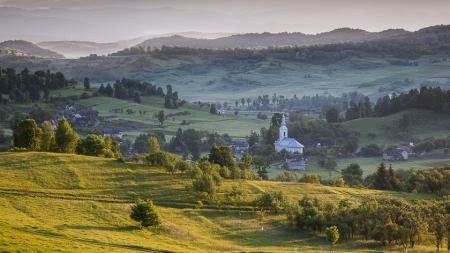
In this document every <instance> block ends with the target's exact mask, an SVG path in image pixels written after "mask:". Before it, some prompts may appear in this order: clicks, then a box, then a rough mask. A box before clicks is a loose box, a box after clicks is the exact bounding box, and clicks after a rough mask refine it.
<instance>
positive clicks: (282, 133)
mask: <svg viewBox="0 0 450 253" xmlns="http://www.w3.org/2000/svg"><path fill="white" fill-rule="evenodd" d="M287 137H288V128H287V127H286V118H285V117H284V113H283V118H282V119H281V126H280V135H279V139H283V138H287Z"/></svg>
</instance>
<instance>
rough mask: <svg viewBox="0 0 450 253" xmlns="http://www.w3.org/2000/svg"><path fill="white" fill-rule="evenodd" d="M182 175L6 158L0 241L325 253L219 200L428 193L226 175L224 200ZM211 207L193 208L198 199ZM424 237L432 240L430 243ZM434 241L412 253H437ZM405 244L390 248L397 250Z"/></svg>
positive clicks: (100, 161) (84, 160)
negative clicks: (141, 218)
mask: <svg viewBox="0 0 450 253" xmlns="http://www.w3.org/2000/svg"><path fill="white" fill-rule="evenodd" d="M190 185H191V181H190V179H189V178H188V177H187V176H186V175H184V174H174V175H171V174H168V173H166V172H165V171H164V169H163V168H155V167H150V166H146V165H143V164H134V163H119V162H117V161H115V160H111V159H104V158H97V157H86V156H77V155H64V154H54V153H34V152H24V153H11V152H8V153H1V154H0V207H1V209H2V212H0V234H1V237H0V245H1V249H2V250H3V252H39V251H45V252H49V251H52V252H54V251H62V252H328V250H329V245H328V243H327V242H326V240H325V239H324V236H323V235H321V236H320V235H319V237H316V236H314V235H312V234H308V233H301V232H298V231H294V230H291V229H290V228H289V227H288V226H287V224H286V221H285V220H286V218H285V216H284V215H283V214H280V215H274V214H273V213H270V212H269V213H267V214H266V216H264V217H263V219H262V221H259V220H258V218H257V216H256V215H255V213H254V212H253V211H252V209H251V208H250V207H249V206H246V207H244V209H243V210H241V211H239V210H237V208H236V207H233V206H226V205H224V204H223V203H224V202H222V200H223V199H224V198H225V194H226V193H227V192H228V191H229V190H230V189H231V186H232V185H240V186H241V188H242V189H243V190H244V191H245V192H246V201H251V200H252V199H253V198H255V197H256V196H257V195H258V194H260V193H261V192H263V191H269V192H271V191H280V190H281V191H283V192H284V193H285V194H286V195H287V196H288V197H289V198H290V199H291V200H293V201H297V200H298V199H300V198H301V197H302V196H303V194H309V195H311V196H317V197H318V198H320V199H323V200H329V201H339V200H340V199H343V198H352V199H359V198H361V197H364V196H373V195H378V194H383V195H384V194H392V195H397V196H399V197H402V198H406V199H430V198H431V197H432V196H430V195H426V194H408V193H394V192H381V191H373V190H366V189H352V188H335V187H327V186H322V185H310V184H301V183H281V182H271V181H240V180H236V181H231V180H226V181H225V182H224V185H223V186H221V187H220V189H219V193H218V197H217V198H216V199H214V200H210V199H208V198H206V197H205V196H199V195H197V194H194V193H193V192H192V190H191V189H190ZM137 198H143V199H146V198H150V199H152V200H153V201H154V203H155V205H156V206H157V207H158V209H159V211H160V213H161V216H162V219H163V222H162V225H161V226H160V227H158V228H150V229H144V230H141V229H140V228H139V227H138V225H137V223H136V222H134V221H132V220H131V219H130V218H129V213H130V204H131V203H133V201H134V200H135V199H137ZM199 200H201V201H203V203H204V206H203V207H201V208H200V209H198V208H196V206H197V201H199ZM425 241H426V240H425ZM428 243H429V244H430V245H429V246H426V244H427V242H426V243H425V246H419V247H417V248H416V249H414V250H410V252H432V251H433V247H432V246H431V242H428ZM334 250H335V252H355V251H357V252H384V250H387V249H385V248H383V247H382V246H381V244H380V243H375V242H373V241H367V242H366V241H363V240H359V239H354V240H351V243H345V242H340V243H338V244H337V245H336V246H335V247H334ZM401 250H403V251H404V249H402V248H400V247H399V248H396V247H393V251H394V252H398V251H401Z"/></svg>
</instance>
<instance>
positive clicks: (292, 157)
mask: <svg viewBox="0 0 450 253" xmlns="http://www.w3.org/2000/svg"><path fill="white" fill-rule="evenodd" d="M286 159H289V160H302V159H305V156H304V155H303V154H293V155H290V156H288V157H287V158H286Z"/></svg>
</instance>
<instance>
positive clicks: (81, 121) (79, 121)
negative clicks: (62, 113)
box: [73, 117, 91, 127]
mask: <svg viewBox="0 0 450 253" xmlns="http://www.w3.org/2000/svg"><path fill="white" fill-rule="evenodd" d="M73 124H74V125H75V126H81V127H87V126H89V125H90V124H91V121H90V120H89V118H88V117H79V118H74V120H73Z"/></svg>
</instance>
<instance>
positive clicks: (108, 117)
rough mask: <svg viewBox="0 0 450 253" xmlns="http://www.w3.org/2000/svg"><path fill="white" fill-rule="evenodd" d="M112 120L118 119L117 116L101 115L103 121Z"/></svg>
mask: <svg viewBox="0 0 450 253" xmlns="http://www.w3.org/2000/svg"><path fill="white" fill-rule="evenodd" d="M113 120H119V117H117V116H114V115H111V116H105V117H103V121H113Z"/></svg>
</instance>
